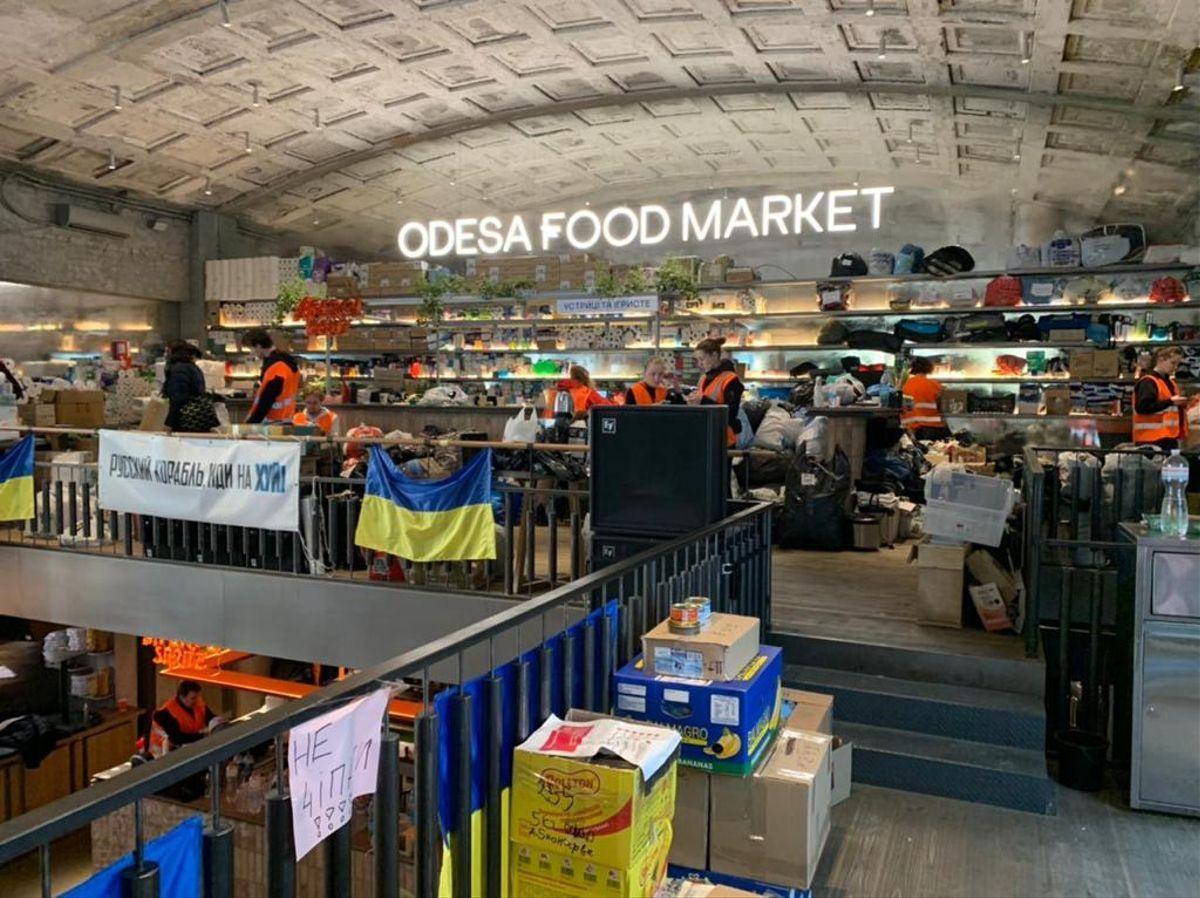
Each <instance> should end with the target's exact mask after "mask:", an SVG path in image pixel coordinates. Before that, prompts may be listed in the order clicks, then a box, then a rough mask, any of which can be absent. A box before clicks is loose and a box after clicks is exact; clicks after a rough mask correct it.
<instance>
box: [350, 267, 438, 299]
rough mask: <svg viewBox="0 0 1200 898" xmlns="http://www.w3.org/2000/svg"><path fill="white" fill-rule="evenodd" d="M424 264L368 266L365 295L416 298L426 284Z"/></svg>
mask: <svg viewBox="0 0 1200 898" xmlns="http://www.w3.org/2000/svg"><path fill="white" fill-rule="evenodd" d="M426 271H427V266H426V264H425V263H424V262H372V263H371V264H370V265H368V266H367V286H366V288H365V289H364V291H363V293H364V295H367V294H369V295H372V296H416V295H417V294H418V293H420V289H421V285H423V284H424V283H425V277H426Z"/></svg>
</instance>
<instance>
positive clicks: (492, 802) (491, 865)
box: [484, 675, 505, 898]
mask: <svg viewBox="0 0 1200 898" xmlns="http://www.w3.org/2000/svg"><path fill="white" fill-rule="evenodd" d="M487 687H488V690H487V696H488V734H487V741H488V777H487V810H486V814H487V821H486V823H487V828H486V830H485V834H486V837H487V856H486V858H485V861H484V863H485V867H484V869H485V870H486V871H487V896H488V898H500V895H501V893H502V892H503V891H504V872H505V871H504V867H503V864H502V863H501V857H502V852H503V844H502V841H501V828H502V827H503V825H504V822H503V815H502V814H501V813H500V810H501V809H500V755H501V753H502V746H503V737H504V680H503V679H501V678H500V677H497V676H494V675H493V676H491V677H489V678H488V680H487Z"/></svg>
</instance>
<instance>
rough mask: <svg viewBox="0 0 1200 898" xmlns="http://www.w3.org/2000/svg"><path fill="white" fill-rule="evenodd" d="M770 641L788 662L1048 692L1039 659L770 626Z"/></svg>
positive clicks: (988, 687)
mask: <svg viewBox="0 0 1200 898" xmlns="http://www.w3.org/2000/svg"><path fill="white" fill-rule="evenodd" d="M766 641H767V642H769V643H770V644H771V645H777V646H779V647H780V648H782V649H783V660H784V663H787V664H801V665H804V666H806V667H823V668H827V669H834V670H844V671H850V672H853V673H864V674H871V675H875V676H884V677H893V678H895V679H899V680H915V681H919V682H924V683H940V684H943V685H946V686H967V687H971V688H975V689H986V690H989V691H993V692H1011V693H1016V694H1018V695H1027V696H1033V697H1035V698H1037V699H1039V700H1040V699H1041V697H1042V696H1043V694H1044V691H1045V679H1046V674H1045V667H1044V665H1043V664H1042V662H1041V660H1040V659H1037V658H1024V657H995V656H987V655H971V654H964V653H957V652H950V651H943V650H937V649H930V648H910V647H903V646H893V645H878V644H873V643H864V642H854V641H851V640H846V639H837V638H834V637H830V636H813V635H805V634H800V633H787V632H781V631H779V630H771V631H770V632H769V633H768V634H767V638H766Z"/></svg>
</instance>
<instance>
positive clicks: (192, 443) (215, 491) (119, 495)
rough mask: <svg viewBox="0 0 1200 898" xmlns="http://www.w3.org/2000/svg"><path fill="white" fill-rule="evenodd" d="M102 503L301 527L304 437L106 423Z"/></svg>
mask: <svg viewBox="0 0 1200 898" xmlns="http://www.w3.org/2000/svg"><path fill="white" fill-rule="evenodd" d="M97 467H98V468H99V473H100V483H99V488H100V499H99V502H100V507H101V508H103V509H106V510H108V511H120V512H129V513H131V514H148V515H156V516H158V517H164V518H178V519H181V520H185V521H204V522H206V523H209V524H233V525H235V526H243V527H263V528H265V529H268V530H295V529H297V527H298V526H299V521H300V444H299V443H260V442H249V441H242V440H199V439H197V440H193V439H180V438H179V437H171V436H163V435H161V434H150V433H138V432H135V431H118V430H102V431H100V456H99V459H98V464H97Z"/></svg>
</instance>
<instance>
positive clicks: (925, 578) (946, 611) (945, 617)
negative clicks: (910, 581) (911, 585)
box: [909, 537, 971, 627]
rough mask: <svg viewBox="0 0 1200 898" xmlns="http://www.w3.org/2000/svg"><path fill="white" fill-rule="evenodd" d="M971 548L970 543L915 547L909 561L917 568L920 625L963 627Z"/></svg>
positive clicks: (926, 541) (932, 544) (934, 544)
mask: <svg viewBox="0 0 1200 898" xmlns="http://www.w3.org/2000/svg"><path fill="white" fill-rule="evenodd" d="M970 548H971V547H970V546H969V545H967V544H966V543H952V544H949V545H947V544H942V543H934V542H930V541H929V538H928V537H927V538H926V539H925V541H924V542H922V543H920V544H919V545H916V546H913V547H912V550H911V551H910V553H909V561H910V562H913V561H915V562H916V564H917V601H916V612H917V623H920V624H926V625H933V626H937V627H961V626H962V623H963V614H962V606H963V601H962V600H963V582H964V574H963V567H964V564H965V562H966V558H967V552H968V551H969V550H970Z"/></svg>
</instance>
